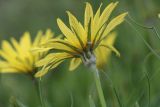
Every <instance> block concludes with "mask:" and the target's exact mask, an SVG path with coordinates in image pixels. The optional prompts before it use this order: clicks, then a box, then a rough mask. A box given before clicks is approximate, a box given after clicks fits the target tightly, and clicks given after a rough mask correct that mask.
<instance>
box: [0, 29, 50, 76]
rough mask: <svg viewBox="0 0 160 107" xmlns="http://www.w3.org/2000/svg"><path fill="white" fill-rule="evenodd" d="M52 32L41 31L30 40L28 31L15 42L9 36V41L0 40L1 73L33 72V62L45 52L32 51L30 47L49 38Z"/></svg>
mask: <svg viewBox="0 0 160 107" xmlns="http://www.w3.org/2000/svg"><path fill="white" fill-rule="evenodd" d="M52 36H53V33H52V32H51V30H49V29H48V30H47V31H46V33H45V34H43V32H42V31H39V32H38V33H37V36H36V38H35V40H34V41H33V42H32V41H31V36H30V33H29V32H25V33H24V34H23V36H22V37H21V39H20V42H17V40H16V39H14V38H11V43H9V42H8V41H6V40H3V41H2V49H1V50H0V57H1V58H2V59H1V60H0V68H1V70H0V72H1V73H31V74H34V73H36V72H35V69H36V67H35V63H36V62H37V61H38V60H39V59H40V58H41V57H42V56H43V54H45V53H46V52H45V53H41V54H39V53H32V52H31V48H33V47H37V46H38V45H40V44H41V43H44V42H46V41H47V40H48V39H51V38H52Z"/></svg>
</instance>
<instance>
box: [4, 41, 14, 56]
mask: <svg viewBox="0 0 160 107" xmlns="http://www.w3.org/2000/svg"><path fill="white" fill-rule="evenodd" d="M2 49H3V51H4V52H5V53H6V54H8V55H9V56H10V57H13V58H14V57H16V56H17V53H16V52H15V50H14V49H13V47H12V46H11V45H10V44H9V43H8V42H7V41H5V40H4V41H2Z"/></svg>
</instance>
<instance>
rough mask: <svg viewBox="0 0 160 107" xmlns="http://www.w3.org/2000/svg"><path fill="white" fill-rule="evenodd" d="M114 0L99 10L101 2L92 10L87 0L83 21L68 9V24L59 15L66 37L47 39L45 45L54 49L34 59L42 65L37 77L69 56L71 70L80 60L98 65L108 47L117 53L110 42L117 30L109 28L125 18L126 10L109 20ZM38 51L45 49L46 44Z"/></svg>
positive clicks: (39, 65)
mask: <svg viewBox="0 0 160 107" xmlns="http://www.w3.org/2000/svg"><path fill="white" fill-rule="evenodd" d="M117 4H118V2H115V3H110V4H109V5H108V6H106V8H105V9H104V11H102V12H101V6H100V7H99V8H98V10H97V11H96V13H95V14H94V13H93V9H92V6H91V5H90V4H89V3H86V8H85V13H84V24H83V25H82V24H81V23H80V22H79V21H78V20H77V19H76V17H75V16H74V15H73V14H71V13H70V12H68V11H67V14H68V17H69V25H70V26H69V27H68V26H67V25H66V24H64V22H63V21H62V20H61V19H59V18H58V19H57V24H58V26H59V28H60V30H61V32H62V33H63V35H64V36H65V37H64V39H57V40H55V39H54V40H50V41H48V42H47V43H46V44H44V46H45V47H47V48H48V49H53V50H57V51H56V52H54V53H51V54H49V55H48V56H46V57H45V58H44V59H42V60H40V61H39V62H37V64H36V65H37V66H38V67H41V66H43V68H42V70H41V71H39V72H37V73H36V77H40V76H42V75H44V74H45V73H47V72H48V70H49V69H53V68H55V67H56V66H58V65H59V64H60V63H61V62H63V61H64V60H65V59H71V63H70V68H69V69H70V70H74V69H75V68H77V67H78V66H79V64H80V63H81V62H83V63H84V64H85V65H87V66H89V65H90V64H91V63H93V62H95V63H96V64H97V67H101V66H102V65H103V64H104V63H105V62H106V61H105V60H106V58H108V56H109V54H110V51H109V50H108V49H110V50H112V51H114V52H116V53H117V55H119V53H118V51H117V50H116V49H115V48H114V47H113V46H112V45H113V43H114V40H115V37H116V34H115V33H111V32H112V31H113V29H114V28H115V27H116V26H118V25H119V24H121V23H122V22H123V21H124V18H125V16H126V15H127V13H122V14H120V15H118V16H117V17H115V18H113V19H112V20H111V21H109V17H110V15H111V13H112V11H113V10H114V8H115V7H116V6H117ZM41 51H45V48H43V49H41ZM94 56H95V59H94V58H93V57H94ZM96 59H97V60H96Z"/></svg>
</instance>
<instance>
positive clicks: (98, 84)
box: [91, 64, 107, 107]
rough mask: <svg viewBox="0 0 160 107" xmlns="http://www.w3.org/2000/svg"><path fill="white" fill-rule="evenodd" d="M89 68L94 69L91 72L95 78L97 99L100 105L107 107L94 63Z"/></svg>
mask: <svg viewBox="0 0 160 107" xmlns="http://www.w3.org/2000/svg"><path fill="white" fill-rule="evenodd" d="M91 68H92V70H93V71H94V72H93V73H94V79H95V83H96V88H97V91H98V96H99V99H100V103H101V105H102V107H107V105H106V101H105V98H104V94H103V90H102V86H101V81H100V77H99V71H98V69H97V67H96V65H95V64H93V66H91Z"/></svg>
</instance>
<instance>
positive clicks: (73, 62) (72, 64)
mask: <svg viewBox="0 0 160 107" xmlns="http://www.w3.org/2000/svg"><path fill="white" fill-rule="evenodd" d="M81 62H82V61H81V59H80V58H73V59H72V60H71V62H70V66H69V70H70V71H73V70H75V69H76V68H77V67H78V66H79V65H80V64H81Z"/></svg>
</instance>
